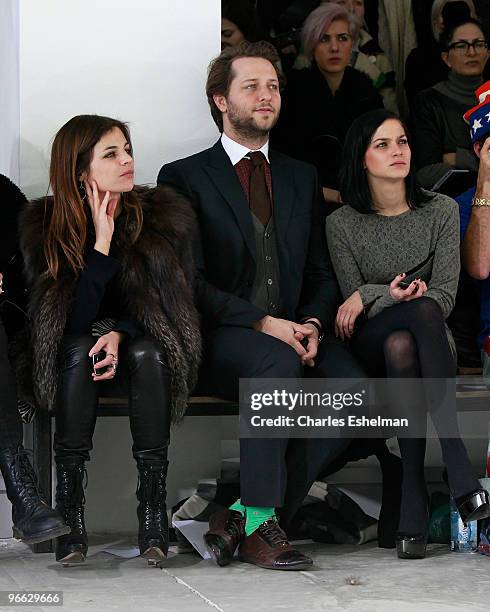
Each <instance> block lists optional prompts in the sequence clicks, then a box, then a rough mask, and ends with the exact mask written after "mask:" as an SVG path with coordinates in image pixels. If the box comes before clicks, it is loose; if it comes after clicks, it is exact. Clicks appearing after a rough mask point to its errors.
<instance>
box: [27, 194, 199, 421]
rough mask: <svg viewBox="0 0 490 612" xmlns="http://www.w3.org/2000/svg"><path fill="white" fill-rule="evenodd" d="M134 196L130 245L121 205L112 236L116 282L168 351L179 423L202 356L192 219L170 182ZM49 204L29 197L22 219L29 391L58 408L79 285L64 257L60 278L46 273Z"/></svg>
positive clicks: (132, 312)
mask: <svg viewBox="0 0 490 612" xmlns="http://www.w3.org/2000/svg"><path fill="white" fill-rule="evenodd" d="M137 193H138V194H139V196H140V200H141V202H142V206H143V218H144V221H143V229H142V231H141V234H140V235H139V237H138V239H137V241H136V242H135V243H134V244H131V241H130V230H131V223H132V221H131V220H130V218H129V217H126V219H125V218H124V217H123V216H126V212H125V210H124V208H123V211H122V212H121V217H120V218H119V219H118V222H117V223H116V229H115V231H114V236H113V242H114V241H116V243H117V245H118V252H119V253H120V255H119V256H118V259H119V261H120V263H121V269H120V271H119V272H118V274H117V276H116V282H117V283H118V284H119V288H120V290H121V292H122V293H123V295H125V296H127V307H128V315H129V316H130V317H132V318H133V319H134V321H135V322H136V323H137V324H138V325H139V327H140V328H141V329H142V330H143V332H144V333H145V335H147V336H150V337H151V338H153V339H154V340H156V341H157V342H158V343H159V345H160V346H161V347H162V349H163V351H164V352H165V354H166V356H167V359H168V365H169V368H170V370H171V373H172V420H173V422H178V421H179V420H180V419H181V418H182V417H183V416H184V412H185V409H186V406H187V399H188V396H189V394H190V393H191V391H192V389H193V387H194V385H195V383H196V380H197V374H198V367H199V361H200V356H201V338H200V333H199V320H198V314H197V311H196V309H195V306H194V301H193V291H192V287H193V279H194V266H193V258H192V241H193V239H194V236H195V232H196V221H195V216H194V213H193V210H192V208H191V205H190V204H189V202H188V201H187V200H186V199H184V198H183V197H181V196H179V195H178V194H177V193H176V192H175V191H173V190H172V189H170V188H168V187H157V188H153V189H148V188H142V187H139V188H137ZM52 204H53V201H52V198H50V197H48V198H41V199H39V200H35V201H33V202H30V203H29V204H27V205H26V207H25V210H24V212H23V213H22V216H21V220H20V228H21V249H22V254H23V257H24V265H25V271H26V277H27V282H28V286H29V287H30V294H29V314H30V318H31V327H32V329H31V342H32V349H33V364H32V367H33V384H34V394H35V397H36V400H37V402H38V403H39V405H40V406H41V407H44V408H47V409H48V410H50V409H52V408H53V407H54V405H55V398H56V386H57V378H58V372H57V353H58V349H59V345H60V341H61V339H62V337H63V333H64V329H65V326H66V322H67V317H68V314H69V312H70V308H71V303H72V299H73V294H74V289H75V286H76V282H77V275H75V274H74V273H73V271H71V270H70V269H69V268H68V265H67V264H66V262H65V263H64V264H63V263H62V264H61V268H60V272H59V274H58V278H57V279H53V278H52V277H51V276H48V275H47V274H46V270H47V263H46V258H45V255H44V235H45V229H46V226H47V222H48V220H49V217H50V215H51V213H52ZM90 240H91V239H90V237H89V238H88V240H87V242H88V245H87V248H90V246H91V245H90ZM92 241H93V237H92ZM94 342H95V339H94Z"/></svg>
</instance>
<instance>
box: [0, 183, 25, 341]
mask: <svg viewBox="0 0 490 612" xmlns="http://www.w3.org/2000/svg"><path fill="white" fill-rule="evenodd" d="M25 202H26V197H25V196H24V194H23V193H22V191H21V190H20V189H19V188H18V187H17V186H16V185H15V184H14V183H12V181H11V180H10V179H8V178H7V177H6V176H4V175H3V174H0V206H1V222H0V272H1V273H2V274H3V290H4V293H2V294H1V295H0V303H2V304H3V306H2V318H3V321H4V323H5V326H6V328H7V330H8V331H11V329H10V328H12V327H17V323H19V321H18V319H19V316H18V315H20V319H22V315H21V313H20V311H18V310H17V309H16V308H15V307H12V306H11V304H10V305H8V304H5V302H7V301H8V302H11V303H12V302H13V303H14V304H16V305H17V306H18V307H20V308H22V310H25V308H26V291H25V283H24V277H23V270H22V258H21V255H20V252H19V237H18V231H17V224H18V217H19V214H20V212H21V210H22V208H23V206H24V204H25Z"/></svg>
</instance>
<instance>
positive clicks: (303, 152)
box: [275, 4, 383, 204]
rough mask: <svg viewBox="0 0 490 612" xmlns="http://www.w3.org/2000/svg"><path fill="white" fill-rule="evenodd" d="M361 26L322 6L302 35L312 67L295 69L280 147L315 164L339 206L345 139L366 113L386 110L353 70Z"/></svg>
mask: <svg viewBox="0 0 490 612" xmlns="http://www.w3.org/2000/svg"><path fill="white" fill-rule="evenodd" d="M358 30H359V22H358V20H357V19H356V18H355V16H354V15H352V14H351V13H349V12H348V11H347V10H346V9H345V8H344V7H342V6H339V5H337V4H326V5H321V6H319V7H318V8H317V9H315V10H314V11H313V12H312V13H311V14H310V15H309V16H308V18H307V19H306V21H305V23H304V26H303V30H302V33H301V36H302V43H303V52H304V54H305V56H306V57H307V58H308V60H309V61H310V66H309V67H308V68H304V69H303V70H297V71H296V70H294V71H293V72H292V74H291V76H290V78H289V81H288V85H287V87H286V90H285V92H284V94H283V102H282V115H281V119H280V120H279V123H278V126H277V128H276V134H275V137H276V139H275V140H276V142H275V144H276V147H277V148H279V149H281V150H283V151H284V152H286V153H288V154H289V155H291V156H292V157H296V158H298V159H302V160H304V161H307V162H310V163H313V164H314V165H315V166H316V167H317V169H318V171H319V174H320V180H321V184H322V187H323V194H324V197H325V200H326V201H327V202H329V203H333V204H335V203H339V202H340V194H339V191H338V183H337V173H338V160H339V158H340V152H341V150H342V145H343V142H344V137H345V134H346V132H347V129H348V128H349V125H350V124H351V123H352V121H353V120H354V119H355V118H356V117H358V116H359V115H362V114H363V113H364V112H366V111H368V110H372V109H376V108H383V101H382V98H381V96H380V95H379V93H378V92H377V91H376V90H375V88H374V86H373V84H372V83H371V80H370V79H369V77H367V76H366V75H364V74H362V73H360V72H359V71H357V70H356V69H354V68H352V67H351V66H350V65H349V62H350V59H351V54H352V45H353V41H354V40H355V39H356V38H357V35H358Z"/></svg>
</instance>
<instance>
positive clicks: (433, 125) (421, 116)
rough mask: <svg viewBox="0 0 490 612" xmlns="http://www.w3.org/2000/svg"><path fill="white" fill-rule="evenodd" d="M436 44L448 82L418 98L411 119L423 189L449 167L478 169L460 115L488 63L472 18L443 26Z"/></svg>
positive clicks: (471, 103) (478, 28)
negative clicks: (438, 41) (447, 71)
mask: <svg viewBox="0 0 490 612" xmlns="http://www.w3.org/2000/svg"><path fill="white" fill-rule="evenodd" d="M440 45H441V50H442V51H441V57H442V59H443V61H444V62H445V63H446V64H447V66H448V67H449V73H448V78H447V80H445V81H441V82H440V83H437V85H434V86H433V87H431V88H429V89H426V90H425V91H423V92H421V93H420V94H419V96H418V98H417V101H416V104H415V109H414V116H413V122H414V127H415V144H416V161H417V166H418V173H417V178H418V180H419V182H420V184H421V185H422V186H423V187H425V188H427V189H430V188H434V186H435V185H437V183H438V182H439V181H440V180H441V179H442V178H443V177H444V175H445V174H446V173H447V172H448V171H449V170H451V169H461V170H470V171H475V172H476V170H477V166H478V164H477V159H476V157H475V156H474V155H473V148H472V145H471V139H470V136H469V132H468V128H467V126H466V124H465V122H464V120H463V119H462V116H463V115H464V113H465V112H466V111H467V110H468V109H469V108H471V107H472V106H474V104H475V97H474V91H475V90H476V89H478V87H479V86H480V85H481V84H482V83H483V76H482V75H483V70H484V68H485V65H486V63H487V60H488V43H487V40H486V37H485V34H484V30H483V27H482V25H481V24H480V22H478V21H476V20H475V19H468V20H466V21H464V22H460V23H459V24H452V25H450V26H448V27H447V28H446V29H445V30H444V31H443V32H442V34H441V37H440Z"/></svg>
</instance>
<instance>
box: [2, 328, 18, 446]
mask: <svg viewBox="0 0 490 612" xmlns="http://www.w3.org/2000/svg"><path fill="white" fill-rule="evenodd" d="M7 347H8V344H7V334H6V333H5V328H4V326H3V322H2V319H1V318H0V449H5V448H17V447H18V446H19V445H20V444H22V433H23V432H22V422H21V420H20V415H19V412H18V410H17V391H16V385H15V377H14V374H13V372H12V368H11V366H10V362H9V359H8V350H7Z"/></svg>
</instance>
